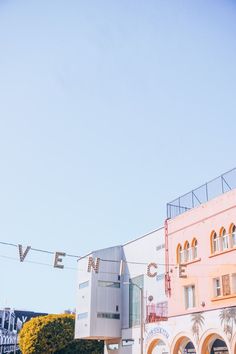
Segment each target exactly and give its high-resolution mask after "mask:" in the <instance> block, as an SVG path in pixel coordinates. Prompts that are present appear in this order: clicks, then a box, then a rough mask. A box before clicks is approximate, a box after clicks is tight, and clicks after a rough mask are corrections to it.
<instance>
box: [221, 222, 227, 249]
mask: <svg viewBox="0 0 236 354" xmlns="http://www.w3.org/2000/svg"><path fill="white" fill-rule="evenodd" d="M220 237H222V246H223V250H227V248H229V235H227V233H226V230H225V228H224V227H222V228H221V229H220Z"/></svg>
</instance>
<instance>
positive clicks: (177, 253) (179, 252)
mask: <svg viewBox="0 0 236 354" xmlns="http://www.w3.org/2000/svg"><path fill="white" fill-rule="evenodd" d="M181 252H182V246H181V245H180V244H179V245H178V246H177V251H176V258H177V263H178V264H180V263H181Z"/></svg>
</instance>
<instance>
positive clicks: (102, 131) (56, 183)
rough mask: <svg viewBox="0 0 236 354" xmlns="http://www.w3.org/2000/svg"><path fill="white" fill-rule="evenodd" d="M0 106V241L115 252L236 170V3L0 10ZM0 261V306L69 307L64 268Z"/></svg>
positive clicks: (64, 1)
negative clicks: (176, 203) (179, 202)
mask: <svg viewBox="0 0 236 354" xmlns="http://www.w3.org/2000/svg"><path fill="white" fill-rule="evenodd" d="M0 100H1V102H0V163H1V173H0V235H1V236H0V240H1V241H7V242H12V243H17V244H18V243H21V244H23V245H31V246H32V247H38V248H42V249H49V250H52V251H65V252H68V253H72V254H76V255H83V254H85V253H88V252H89V251H90V250H92V249H98V248H104V247H108V246H111V245H115V244H122V243H124V242H126V241H128V240H130V239H134V238H136V237H138V236H141V235H142V234H144V233H147V232H149V231H151V230H153V229H155V228H158V227H160V226H161V225H162V224H163V220H164V218H165V216H166V215H165V213H166V202H168V201H170V200H172V199H174V198H175V197H178V196H179V195H181V194H183V193H185V192H187V191H189V190H190V189H192V188H194V187H196V186H198V185H200V184H202V183H204V182H206V181H207V180H209V179H211V178H214V177H216V176H217V175H219V174H221V173H222V172H224V171H226V170H228V169H230V168H232V167H235V166H236V157H235V151H236V149H235V146H236V138H235V131H236V3H235V1H233V0H224V1H222V0H192V1H189V0H185V1H183V0H179V1H176V0H172V1H171V0H170V1H163V0H155V1H154V0H148V1H144V0H142V1H141V0H119V1H115V0H99V1H98V0H93V1H91V0H84V1H80V0H50V1H48V0H34V1H32V0H28V1H26V0H21V1H17V0H0ZM6 256H11V257H13V258H17V256H18V254H17V249H15V248H11V247H7V246H0V267H1V293H0V305H1V306H5V305H7V306H11V307H15V308H18V309H19V308H20V309H22V308H24V309H29V310H40V311H48V312H55V311H58V312H59V311H63V310H64V309H66V308H73V307H75V299H76V286H77V283H76V276H77V272H76V271H75V270H72V269H71V270H69V269H68V270H56V269H53V268H51V267H49V266H48V267H47V266H42V265H36V264H30V263H19V262H18V261H16V260H12V259H6V258H4V257H6ZM29 259H31V260H37V261H42V262H46V263H48V264H52V262H53V257H52V256H50V255H45V256H43V259H42V256H40V255H38V254H34V255H33V254H31V255H29ZM69 263H70V266H71V267H76V261H74V260H73V259H72V260H70V262H69Z"/></svg>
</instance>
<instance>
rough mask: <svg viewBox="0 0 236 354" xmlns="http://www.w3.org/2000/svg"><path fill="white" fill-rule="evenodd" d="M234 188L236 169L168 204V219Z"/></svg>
mask: <svg viewBox="0 0 236 354" xmlns="http://www.w3.org/2000/svg"><path fill="white" fill-rule="evenodd" d="M234 188H236V168H233V169H232V170H230V171H228V172H225V173H223V174H222V175H221V176H219V177H216V178H214V179H212V180H211V181H209V182H207V183H204V184H203V185H201V186H200V187H198V188H196V189H193V190H192V191H190V192H188V193H186V194H184V195H182V196H181V197H179V198H176V199H174V200H173V201H172V202H170V203H167V218H168V219H172V218H175V217H176V216H178V215H180V214H183V213H185V212H186V211H188V210H190V209H193V208H195V207H197V206H199V205H200V204H203V203H206V202H208V201H209V200H211V199H213V198H215V197H217V196H219V195H220V194H223V193H226V192H228V191H230V190H231V189H234Z"/></svg>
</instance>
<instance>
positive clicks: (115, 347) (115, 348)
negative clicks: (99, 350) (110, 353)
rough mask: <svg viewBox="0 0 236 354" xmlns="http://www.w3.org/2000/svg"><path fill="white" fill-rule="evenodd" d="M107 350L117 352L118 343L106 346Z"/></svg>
mask: <svg viewBox="0 0 236 354" xmlns="http://www.w3.org/2000/svg"><path fill="white" fill-rule="evenodd" d="M107 349H108V350H118V349H119V344H118V343H113V344H107Z"/></svg>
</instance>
